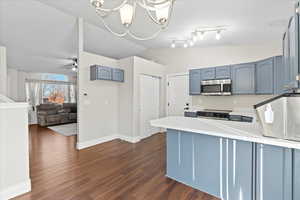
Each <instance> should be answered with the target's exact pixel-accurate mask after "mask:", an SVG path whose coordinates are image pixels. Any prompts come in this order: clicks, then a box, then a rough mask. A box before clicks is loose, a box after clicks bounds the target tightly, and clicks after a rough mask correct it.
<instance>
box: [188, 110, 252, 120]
mask: <svg viewBox="0 0 300 200" xmlns="http://www.w3.org/2000/svg"><path fill="white" fill-rule="evenodd" d="M231 112H232V110H215V109H204V110H200V111H194V112H189V111H186V112H185V113H184V116H186V117H198V118H206V119H214V120H227V121H239V122H252V121H253V118H252V117H249V116H243V115H232V114H230V113H231Z"/></svg>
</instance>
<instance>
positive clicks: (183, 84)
mask: <svg viewBox="0 0 300 200" xmlns="http://www.w3.org/2000/svg"><path fill="white" fill-rule="evenodd" d="M187 103H188V104H189V105H191V97H190V96H189V76H188V74H183V75H174V76H169V77H168V116H183V115H184V108H185V107H186V104H187Z"/></svg>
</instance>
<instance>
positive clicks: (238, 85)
mask: <svg viewBox="0 0 300 200" xmlns="http://www.w3.org/2000/svg"><path fill="white" fill-rule="evenodd" d="M231 78H232V90H233V94H255V64H254V63H247V64H239V65H234V66H232V68H231Z"/></svg>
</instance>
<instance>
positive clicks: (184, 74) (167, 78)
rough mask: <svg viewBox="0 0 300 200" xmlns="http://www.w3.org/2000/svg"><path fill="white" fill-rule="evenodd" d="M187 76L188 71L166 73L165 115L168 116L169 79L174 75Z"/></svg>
mask: <svg viewBox="0 0 300 200" xmlns="http://www.w3.org/2000/svg"><path fill="white" fill-rule="evenodd" d="M186 75H187V76H189V72H181V73H171V74H167V75H166V102H165V103H166V105H165V106H166V108H165V109H166V116H167V117H168V116H169V81H170V78H171V77H175V76H186Z"/></svg>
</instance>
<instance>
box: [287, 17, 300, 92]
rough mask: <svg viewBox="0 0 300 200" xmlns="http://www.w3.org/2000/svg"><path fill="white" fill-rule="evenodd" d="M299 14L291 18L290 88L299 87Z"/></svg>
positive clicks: (289, 31)
mask: <svg viewBox="0 0 300 200" xmlns="http://www.w3.org/2000/svg"><path fill="white" fill-rule="evenodd" d="M298 21H299V20H298V14H296V15H295V16H294V17H293V18H291V20H290V23H289V29H288V34H289V53H290V56H289V61H290V62H289V67H290V70H289V81H290V82H289V87H290V88H298V81H297V79H296V76H297V75H298V71H299V62H298V58H299V55H298V48H299V47H298V26H299V25H298Z"/></svg>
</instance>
